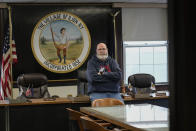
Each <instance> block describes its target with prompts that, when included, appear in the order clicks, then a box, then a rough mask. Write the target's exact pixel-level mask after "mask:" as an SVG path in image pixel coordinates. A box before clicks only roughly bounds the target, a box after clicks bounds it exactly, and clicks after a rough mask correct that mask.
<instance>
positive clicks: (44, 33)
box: [31, 12, 91, 73]
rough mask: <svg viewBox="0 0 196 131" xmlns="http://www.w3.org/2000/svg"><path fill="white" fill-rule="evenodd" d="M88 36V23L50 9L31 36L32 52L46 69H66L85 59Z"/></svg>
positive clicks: (69, 70)
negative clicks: (51, 11)
mask: <svg viewBox="0 0 196 131" xmlns="http://www.w3.org/2000/svg"><path fill="white" fill-rule="evenodd" d="M90 42H91V38H90V34H89V31H88V29H87V26H86V25H85V23H84V22H83V21H82V20H81V19H80V18H79V17H77V16H76V15H74V14H71V13H68V12H53V13H51V14H48V15H46V16H45V17H43V18H42V19H41V20H40V21H39V22H38V23H37V24H36V26H35V28H34V30H33V34H32V37H31V47H32V51H33V55H34V57H35V58H36V60H37V61H38V63H39V64H40V65H41V66H42V67H44V68H45V69H47V70H49V71H51V72H56V73H68V72H71V71H74V70H76V69H78V68H79V67H80V66H81V65H82V64H83V63H84V62H85V60H86V59H87V57H88V55H89V52H90V48H91V43H90Z"/></svg>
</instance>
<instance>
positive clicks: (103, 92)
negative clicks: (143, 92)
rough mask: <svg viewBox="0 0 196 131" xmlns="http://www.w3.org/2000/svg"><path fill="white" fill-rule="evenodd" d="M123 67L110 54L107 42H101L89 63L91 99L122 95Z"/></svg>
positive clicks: (89, 92) (89, 91) (119, 96)
mask: <svg viewBox="0 0 196 131" xmlns="http://www.w3.org/2000/svg"><path fill="white" fill-rule="evenodd" d="M121 75H122V73H121V69H120V68H119V65H118V63H117V62H116V61H115V60H114V59H112V58H111V57H110V56H108V49H107V46H106V44H105V43H99V44H98V45H97V49H96V55H94V56H93V57H92V58H91V59H90V60H89V61H88V64H87V79H88V94H89V96H90V99H91V101H93V100H95V99H100V98H116V99H119V100H121V101H122V102H123V99H122V98H121V95H120V80H121Z"/></svg>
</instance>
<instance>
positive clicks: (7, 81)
mask: <svg viewBox="0 0 196 131" xmlns="http://www.w3.org/2000/svg"><path fill="white" fill-rule="evenodd" d="M10 32H11V31H10V25H9V23H7V26H6V31H5V37H4V41H3V54H2V64H1V85H0V100H4V99H6V98H11V97H12V83H11V81H12V70H11V66H12V63H16V62H17V55H16V45H15V41H14V39H13V34H10ZM10 35H12V40H10ZM10 45H12V48H10ZM11 51H12V52H11Z"/></svg>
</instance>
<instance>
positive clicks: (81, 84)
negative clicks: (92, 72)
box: [77, 70, 88, 96]
mask: <svg viewBox="0 0 196 131" xmlns="http://www.w3.org/2000/svg"><path fill="white" fill-rule="evenodd" d="M77 90H78V92H77V96H84V95H88V81H87V78H86V70H78V82H77Z"/></svg>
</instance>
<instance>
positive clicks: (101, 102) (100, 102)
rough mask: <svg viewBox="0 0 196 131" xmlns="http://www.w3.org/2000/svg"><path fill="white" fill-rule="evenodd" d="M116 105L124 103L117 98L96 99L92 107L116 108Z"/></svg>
mask: <svg viewBox="0 0 196 131" xmlns="http://www.w3.org/2000/svg"><path fill="white" fill-rule="evenodd" d="M114 105H124V103H123V102H121V101H120V100H118V99H115V98H103V99H96V100H94V101H92V103H91V106H92V107H104V106H114Z"/></svg>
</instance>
